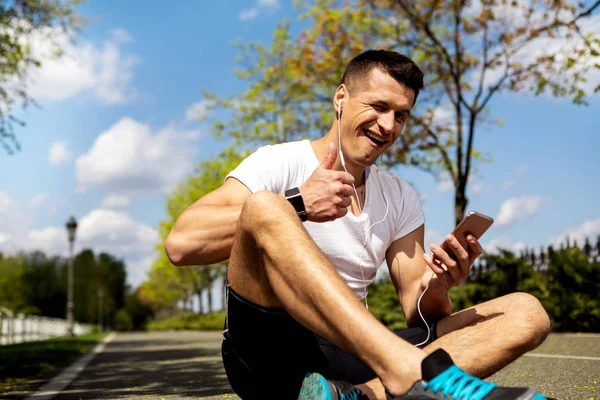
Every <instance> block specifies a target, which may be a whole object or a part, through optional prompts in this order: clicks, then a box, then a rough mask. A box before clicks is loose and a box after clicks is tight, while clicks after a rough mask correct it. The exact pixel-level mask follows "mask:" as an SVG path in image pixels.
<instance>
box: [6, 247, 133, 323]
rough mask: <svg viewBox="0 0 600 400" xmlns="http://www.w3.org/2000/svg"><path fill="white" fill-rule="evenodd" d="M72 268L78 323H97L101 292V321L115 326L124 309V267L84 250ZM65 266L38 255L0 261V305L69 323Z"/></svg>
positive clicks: (63, 262) (106, 256) (60, 259)
mask: <svg viewBox="0 0 600 400" xmlns="http://www.w3.org/2000/svg"><path fill="white" fill-rule="evenodd" d="M73 268H74V285H73V298H74V317H75V320H76V321H78V322H83V323H97V322H98V309H99V303H98V302H99V301H100V299H99V296H98V290H100V289H101V290H102V291H103V293H104V296H103V300H102V301H103V304H102V310H103V313H104V315H103V319H104V321H105V323H106V322H108V324H109V325H111V324H112V323H113V319H114V316H115V313H116V311H117V310H118V309H121V308H123V307H124V302H125V295H126V289H127V287H126V271H125V263H124V262H123V261H122V260H119V259H117V258H115V257H113V256H111V255H110V254H106V253H100V254H98V255H95V254H94V252H93V251H92V250H89V249H86V250H83V251H81V252H80V253H79V254H77V255H76V256H75V258H74V262H73ZM66 300H67V260H66V259H65V258H63V257H57V256H56V257H47V256H46V255H45V254H44V253H42V252H40V251H34V252H31V253H22V254H18V255H15V256H4V257H2V258H0V305H2V306H4V307H7V308H9V309H10V310H11V311H13V312H15V313H30V314H39V315H43V316H47V317H54V318H65V305H66Z"/></svg>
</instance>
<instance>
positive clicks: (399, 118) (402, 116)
mask: <svg viewBox="0 0 600 400" xmlns="http://www.w3.org/2000/svg"><path fill="white" fill-rule="evenodd" d="M396 121H397V122H404V115H402V114H398V115H396Z"/></svg>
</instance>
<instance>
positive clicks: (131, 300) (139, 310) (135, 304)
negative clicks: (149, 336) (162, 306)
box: [125, 288, 153, 331]
mask: <svg viewBox="0 0 600 400" xmlns="http://www.w3.org/2000/svg"><path fill="white" fill-rule="evenodd" d="M139 291H140V289H139V288H138V289H137V290H136V291H135V292H133V293H130V294H129V295H127V298H126V299H125V311H126V312H127V314H128V315H129V316H130V317H131V329H132V330H136V331H139V330H144V329H146V323H147V322H148V320H149V319H150V318H151V317H152V315H153V313H152V309H151V308H150V307H148V306H147V305H146V304H144V303H143V302H142V301H141V299H140V296H139Z"/></svg>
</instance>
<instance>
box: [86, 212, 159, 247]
mask: <svg viewBox="0 0 600 400" xmlns="http://www.w3.org/2000/svg"><path fill="white" fill-rule="evenodd" d="M77 240H78V242H80V243H81V245H80V246H93V248H94V249H97V250H98V251H108V252H111V253H114V254H119V255H124V256H132V255H133V256H140V255H146V254H148V252H149V251H152V250H153V248H154V246H155V245H156V243H157V242H158V232H156V230H155V229H154V228H151V227H149V226H146V225H142V224H138V223H137V222H135V221H134V220H133V219H132V218H131V217H130V216H129V215H128V214H127V213H125V212H121V211H114V210H105V209H96V210H92V211H90V213H89V214H87V215H86V216H84V217H83V218H81V221H80V223H79V227H78V228H77Z"/></svg>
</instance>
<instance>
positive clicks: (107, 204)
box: [100, 194, 129, 209]
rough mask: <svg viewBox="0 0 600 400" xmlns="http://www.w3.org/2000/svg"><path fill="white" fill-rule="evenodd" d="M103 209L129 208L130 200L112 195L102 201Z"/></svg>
mask: <svg viewBox="0 0 600 400" xmlns="http://www.w3.org/2000/svg"><path fill="white" fill-rule="evenodd" d="M100 206H101V207H102V208H108V209H116V208H127V207H129V198H128V197H127V196H121V195H118V194H111V195H109V196H108V197H106V198H104V200H102V203H101V205H100Z"/></svg>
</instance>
